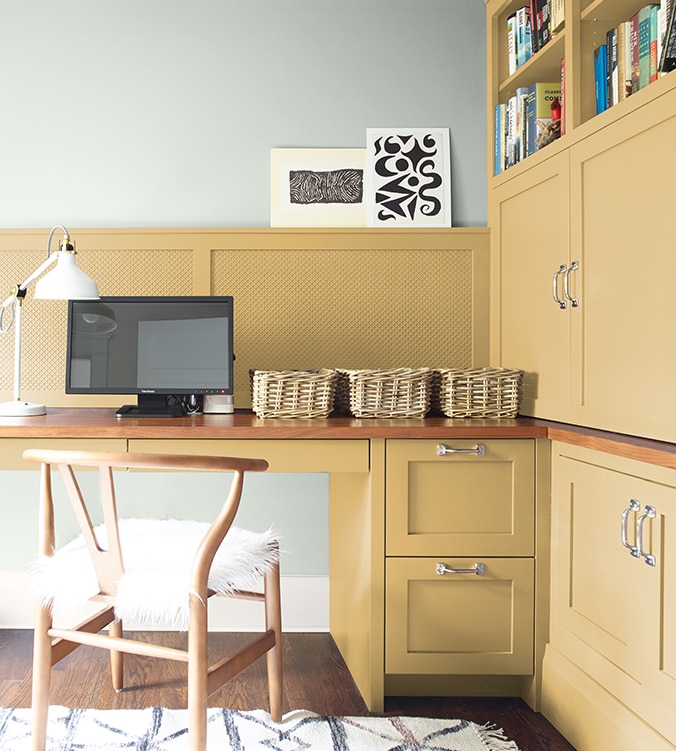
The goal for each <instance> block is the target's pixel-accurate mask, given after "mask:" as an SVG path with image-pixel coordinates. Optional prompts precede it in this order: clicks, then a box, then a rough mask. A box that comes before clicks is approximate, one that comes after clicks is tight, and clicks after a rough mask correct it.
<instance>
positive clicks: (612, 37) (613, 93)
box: [606, 29, 620, 107]
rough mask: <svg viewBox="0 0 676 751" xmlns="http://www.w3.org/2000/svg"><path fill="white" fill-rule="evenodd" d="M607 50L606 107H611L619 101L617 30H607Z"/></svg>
mask: <svg viewBox="0 0 676 751" xmlns="http://www.w3.org/2000/svg"><path fill="white" fill-rule="evenodd" d="M606 45H607V48H608V106H609V107H612V106H613V105H615V104H617V103H618V102H619V101H620V87H619V77H618V68H617V66H618V60H617V29H608V32H607V34H606Z"/></svg>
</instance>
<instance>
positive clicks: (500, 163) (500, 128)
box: [493, 103, 505, 175]
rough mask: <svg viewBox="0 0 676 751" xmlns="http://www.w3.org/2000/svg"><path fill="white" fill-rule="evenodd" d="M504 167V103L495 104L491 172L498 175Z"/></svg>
mask: <svg viewBox="0 0 676 751" xmlns="http://www.w3.org/2000/svg"><path fill="white" fill-rule="evenodd" d="M504 169H505V104H504V103H502V104H497V105H496V106H495V149H494V159H493V174H494V175H499V174H500V173H501V172H504Z"/></svg>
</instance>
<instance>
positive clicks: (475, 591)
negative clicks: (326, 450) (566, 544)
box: [385, 439, 535, 676]
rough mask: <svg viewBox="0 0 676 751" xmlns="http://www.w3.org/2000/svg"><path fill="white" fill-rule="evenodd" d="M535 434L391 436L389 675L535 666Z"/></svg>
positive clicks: (498, 671) (497, 671)
mask: <svg viewBox="0 0 676 751" xmlns="http://www.w3.org/2000/svg"><path fill="white" fill-rule="evenodd" d="M534 467H535V443H534V441H532V440H487V441H479V442H477V441H470V440H464V439H463V440H452V439H449V440H448V441H429V440H388V441H387V443H386V514H385V517H386V556H387V558H386V564H385V602H386V606H385V624H386V625H385V655H386V657H385V672H386V673H387V674H399V675H404V674H409V675H410V674H416V675H444V674H445V675H466V676H467V675H526V674H531V673H532V672H533V659H534V658H533V644H534V632H533V622H534V580H535V573H534V572H535V568H534V566H535V562H534V510H535V490H534Z"/></svg>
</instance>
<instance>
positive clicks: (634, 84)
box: [629, 13, 640, 94]
mask: <svg viewBox="0 0 676 751" xmlns="http://www.w3.org/2000/svg"><path fill="white" fill-rule="evenodd" d="M629 23H630V24H631V26H630V28H631V34H630V37H629V39H630V54H631V93H632V94H635V93H636V92H637V91H638V89H639V73H640V71H639V65H638V13H634V15H633V16H632V17H631V19H630V21H629Z"/></svg>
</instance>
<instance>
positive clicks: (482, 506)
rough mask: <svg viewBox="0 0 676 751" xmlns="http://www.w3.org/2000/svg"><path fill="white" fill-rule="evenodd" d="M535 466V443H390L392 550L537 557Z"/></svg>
mask: <svg viewBox="0 0 676 751" xmlns="http://www.w3.org/2000/svg"><path fill="white" fill-rule="evenodd" d="M440 445H443V446H445V447H446V448H447V449H453V450H459V451H460V452H462V453H446V454H445V455H444V456H439V453H438V447H439V446H440ZM478 445H480V446H482V447H483V449H482V450H480V451H478V452H475V451H474V450H475V449H476V447H477V446H478ZM464 452H469V453H464ZM479 454H482V455H479ZM534 467H535V442H534V441H532V440H488V441H481V442H480V444H477V442H476V441H468V440H448V441H444V442H438V441H426V440H389V441H387V479H386V482H387V491H386V492H387V518H386V529H387V555H391V556H427V555H434V556H438V555H444V554H448V553H450V554H452V555H454V556H468V555H492V556H510V555H515V556H530V555H533V551H534V513H535V472H534Z"/></svg>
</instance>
